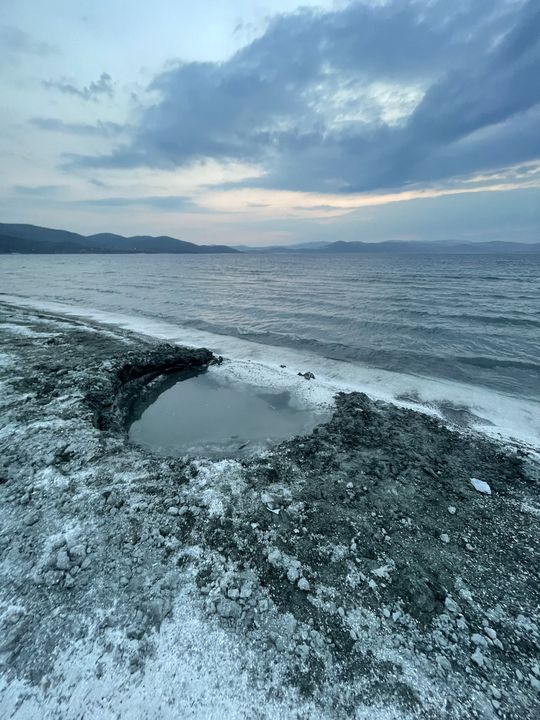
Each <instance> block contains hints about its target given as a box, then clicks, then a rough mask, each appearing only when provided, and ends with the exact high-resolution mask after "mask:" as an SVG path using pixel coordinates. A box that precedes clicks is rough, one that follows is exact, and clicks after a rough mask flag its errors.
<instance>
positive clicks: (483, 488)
mask: <svg viewBox="0 0 540 720" xmlns="http://www.w3.org/2000/svg"><path fill="white" fill-rule="evenodd" d="M471 485H472V486H473V488H474V489H475V490H477V491H478V492H479V493H482V494H483V495H491V488H490V487H489V485H488V484H487V482H484V481H483V480H479V479H478V478H471Z"/></svg>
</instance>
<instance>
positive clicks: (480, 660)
mask: <svg viewBox="0 0 540 720" xmlns="http://www.w3.org/2000/svg"><path fill="white" fill-rule="evenodd" d="M471 660H472V661H473V662H474V663H476V665H478V667H484V663H485V660H486V659H485V657H484V656H483V655H482V653H481V652H480V648H476V650H475V651H474V653H473V654H472V655H471Z"/></svg>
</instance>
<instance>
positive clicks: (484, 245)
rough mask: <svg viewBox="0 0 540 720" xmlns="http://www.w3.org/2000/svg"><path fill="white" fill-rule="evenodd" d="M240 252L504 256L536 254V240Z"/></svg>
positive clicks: (394, 242) (390, 243)
mask: <svg viewBox="0 0 540 720" xmlns="http://www.w3.org/2000/svg"><path fill="white" fill-rule="evenodd" d="M237 249H242V251H243V252H253V253H285V252H288V253H295V254H298V253H313V254H316V255H320V254H322V255H324V254H328V255H329V254H333V253H340V254H347V253H349V254H353V253H354V254H365V255H367V254H378V255H384V254H386V255H409V254H436V255H447V254H452V255H482V254H488V255H501V254H502V255H504V254H507V253H512V254H515V253H517V254H530V253H536V254H540V243H517V242H516V243H514V242H502V241H491V242H475V243H472V242H469V243H464V242H459V241H458V240H444V241H433V242H421V241H403V240H388V241H386V242H373V243H368V242H344V241H343V240H338V241H337V242H332V243H313V244H309V243H306V244H304V245H296V246H295V245H289V246H286V245H278V246H274V247H272V246H265V247H261V246H259V247H249V246H247V245H242V246H237Z"/></svg>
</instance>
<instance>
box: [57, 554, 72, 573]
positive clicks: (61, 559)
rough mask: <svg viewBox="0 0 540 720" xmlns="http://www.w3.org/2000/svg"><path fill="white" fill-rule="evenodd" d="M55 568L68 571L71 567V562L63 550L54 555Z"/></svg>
mask: <svg viewBox="0 0 540 720" xmlns="http://www.w3.org/2000/svg"><path fill="white" fill-rule="evenodd" d="M56 567H57V568H58V570H69V568H70V567H71V562H70V560H69V555H68V554H67V552H66V551H65V550H59V551H58V553H57V555H56Z"/></svg>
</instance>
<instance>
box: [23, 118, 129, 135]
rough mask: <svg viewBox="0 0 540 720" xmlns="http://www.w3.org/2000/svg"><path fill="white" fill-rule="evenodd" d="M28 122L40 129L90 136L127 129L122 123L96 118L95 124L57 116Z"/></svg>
mask: <svg viewBox="0 0 540 720" xmlns="http://www.w3.org/2000/svg"><path fill="white" fill-rule="evenodd" d="M30 123H31V124H32V125H34V126H35V127H37V128H39V129H40V130H49V131H51V132H59V133H67V134H71V135H87V136H91V137H112V136H114V135H119V134H120V133H122V132H125V131H126V130H127V128H126V126H124V125H120V124H119V123H114V122H105V121H103V120H98V121H97V122H96V123H95V124H92V123H69V122H64V121H63V120H60V119H58V118H48V117H35V118H32V119H31V120H30Z"/></svg>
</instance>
